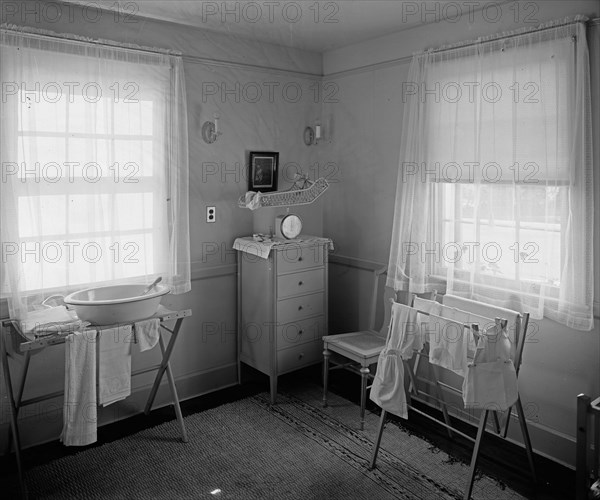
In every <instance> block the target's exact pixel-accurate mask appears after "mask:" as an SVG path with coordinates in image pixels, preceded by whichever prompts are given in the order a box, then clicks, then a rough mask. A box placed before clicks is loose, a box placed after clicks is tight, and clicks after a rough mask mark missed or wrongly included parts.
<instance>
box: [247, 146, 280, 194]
mask: <svg viewBox="0 0 600 500" xmlns="http://www.w3.org/2000/svg"><path fill="white" fill-rule="evenodd" d="M278 167H279V153H273V152H260V151H251V152H250V165H249V167H248V191H260V192H261V193H268V192H270V191H277V177H278V173H279V172H278Z"/></svg>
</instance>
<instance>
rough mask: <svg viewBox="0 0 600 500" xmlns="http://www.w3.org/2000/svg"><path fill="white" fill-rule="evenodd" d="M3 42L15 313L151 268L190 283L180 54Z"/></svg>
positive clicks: (146, 274) (142, 276) (33, 39)
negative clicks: (54, 296)
mask: <svg viewBox="0 0 600 500" xmlns="http://www.w3.org/2000/svg"><path fill="white" fill-rule="evenodd" d="M2 42H3V44H2V47H1V49H2V63H1V64H2V75H3V81H2V87H3V103H2V114H3V130H2V150H3V151H2V176H3V178H2V189H3V192H2V195H3V196H2V210H3V214H4V217H3V220H2V257H3V262H2V264H3V270H4V271H5V272H3V277H4V282H3V291H4V292H5V293H6V294H8V296H9V297H10V298H11V299H13V302H14V304H13V306H14V307H13V311H17V314H18V311H19V310H21V311H27V310H28V309H31V308H35V306H36V304H39V302H40V301H41V299H42V298H43V297H44V296H47V295H49V294H52V293H63V294H64V293H66V292H67V291H69V290H72V289H73V288H82V287H84V286H86V285H88V284H93V286H97V285H99V284H103V283H114V282H119V281H132V280H133V281H141V282H144V281H148V280H150V279H152V278H153V277H155V276H158V275H161V276H163V279H165V281H166V282H167V283H169V284H171V285H172V286H174V287H175V288H176V289H178V290H179V291H187V290H188V289H189V241H188V240H189V234H188V232H189V230H188V227H187V135H186V131H185V130H182V128H184V126H185V123H186V117H185V99H184V92H183V89H182V88H178V86H177V84H176V83H177V81H178V80H179V81H180V82H181V79H180V76H181V75H179V74H178V73H179V72H181V71H182V69H181V63H180V59H179V60H178V61H177V58H174V57H173V56H167V55H165V54H156V53H151V52H142V51H136V50H131V49H121V48H115V47H106V46H98V45H91V44H87V43H84V42H81V41H70V40H64V41H63V40H60V41H58V42H57V41H47V40H45V38H44V37H39V36H34V35H26V34H19V35H16V34H13V33H10V32H3V37H2ZM5 75H6V76H5ZM4 117H6V120H5V118H4ZM176 134H177V135H176ZM186 248H187V252H186ZM182 255H183V256H185V257H187V262H186V261H185V260H183V259H181V256H182ZM176 291H177V290H176Z"/></svg>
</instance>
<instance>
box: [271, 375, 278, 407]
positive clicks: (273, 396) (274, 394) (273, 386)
mask: <svg viewBox="0 0 600 500" xmlns="http://www.w3.org/2000/svg"><path fill="white" fill-rule="evenodd" d="M270 386H271V404H272V405H274V404H275V399H276V398H277V375H271V376H270Z"/></svg>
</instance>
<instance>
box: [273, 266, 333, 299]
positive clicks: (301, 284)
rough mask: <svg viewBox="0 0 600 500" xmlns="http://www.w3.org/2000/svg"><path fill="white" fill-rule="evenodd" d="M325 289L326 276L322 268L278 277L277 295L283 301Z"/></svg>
mask: <svg viewBox="0 0 600 500" xmlns="http://www.w3.org/2000/svg"><path fill="white" fill-rule="evenodd" d="M324 287H325V275H324V273H323V269H322V268H321V269H313V270H311V271H304V272H303V273H294V274H284V275H283V276H278V277H277V294H278V296H279V298H282V299H283V298H286V297H292V296H294V295H298V294H301V293H310V292H317V291H319V290H323V288H324Z"/></svg>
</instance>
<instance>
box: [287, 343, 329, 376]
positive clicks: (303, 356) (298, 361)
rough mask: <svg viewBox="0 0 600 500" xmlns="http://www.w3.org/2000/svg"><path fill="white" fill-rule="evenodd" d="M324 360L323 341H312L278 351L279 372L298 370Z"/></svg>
mask: <svg viewBox="0 0 600 500" xmlns="http://www.w3.org/2000/svg"><path fill="white" fill-rule="evenodd" d="M322 360H323V343H322V342H310V343H308V344H302V345H299V346H296V347H290V348H289V349H283V350H282V351H277V373H285V372H291V371H294V370H297V369H299V368H302V367H303V366H307V365H311V364H314V363H319V362H321V361H322Z"/></svg>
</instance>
